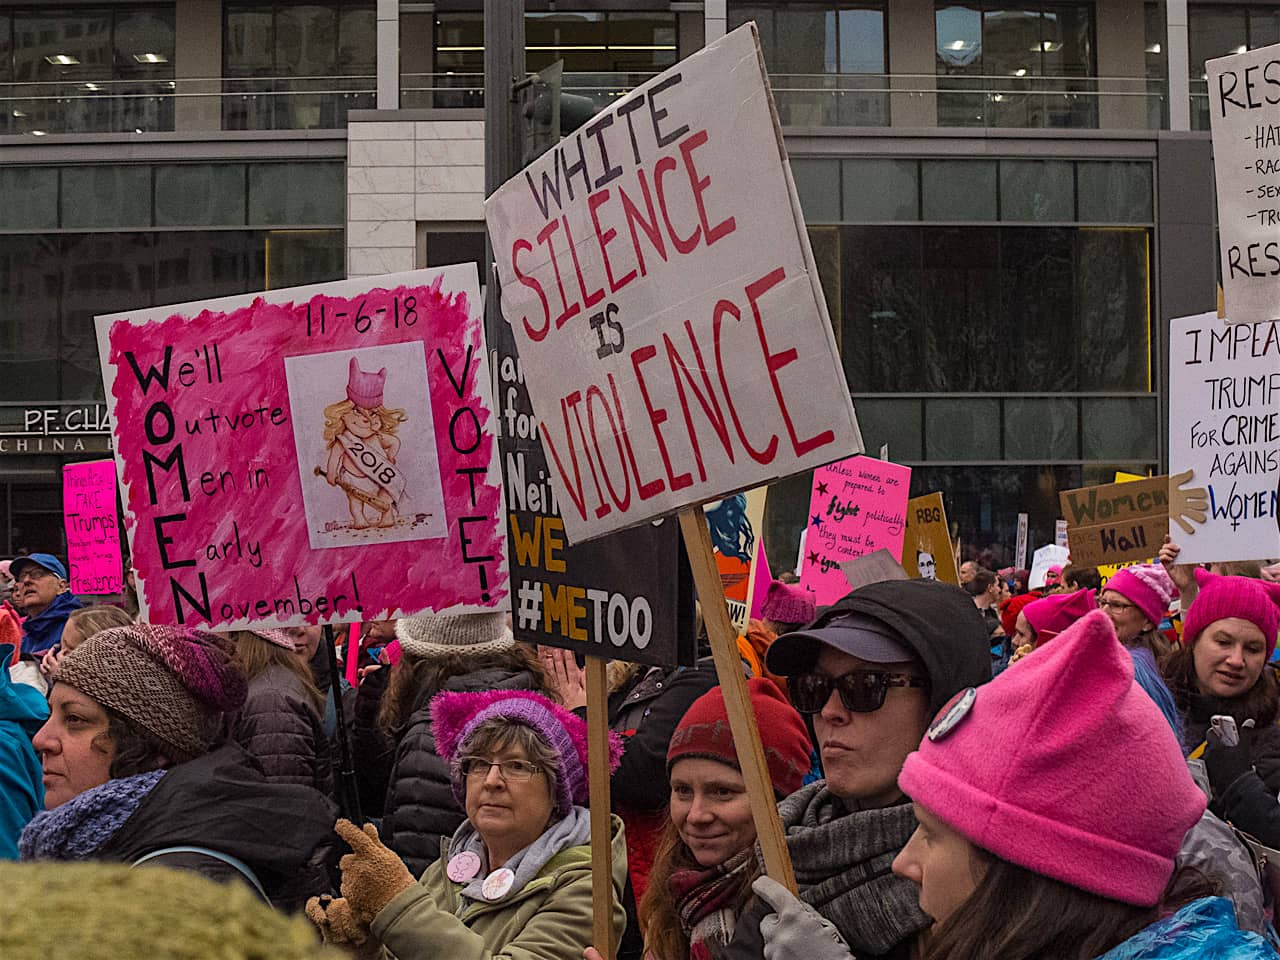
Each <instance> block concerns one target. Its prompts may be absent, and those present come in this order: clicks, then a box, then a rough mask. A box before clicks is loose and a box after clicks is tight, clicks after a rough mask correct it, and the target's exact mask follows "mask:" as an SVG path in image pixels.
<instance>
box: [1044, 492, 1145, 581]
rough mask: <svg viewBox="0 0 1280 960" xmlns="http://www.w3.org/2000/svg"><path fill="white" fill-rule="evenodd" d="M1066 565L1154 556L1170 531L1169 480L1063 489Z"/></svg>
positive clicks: (1082, 564) (1094, 565) (1061, 495)
mask: <svg viewBox="0 0 1280 960" xmlns="http://www.w3.org/2000/svg"><path fill="white" fill-rule="evenodd" d="M1058 499H1059V501H1060V502H1061V504H1062V512H1063V513H1064V514H1065V515H1066V521H1067V540H1068V543H1069V545H1070V548H1071V562H1072V563H1073V564H1075V565H1076V566H1083V567H1097V566H1104V565H1107V564H1116V563H1122V562H1123V561H1125V560H1144V559H1146V558H1148V557H1150V556H1152V554H1154V553H1157V552H1159V550H1160V544H1161V542H1162V541H1163V540H1164V535H1165V533H1166V532H1167V531H1168V529H1169V478H1168V477H1144V478H1143V479H1141V480H1135V481H1132V482H1129V483H1107V484H1103V485H1101V486H1097V487H1081V488H1079V489H1077V490H1064V491H1062V493H1060V494H1059V495H1058Z"/></svg>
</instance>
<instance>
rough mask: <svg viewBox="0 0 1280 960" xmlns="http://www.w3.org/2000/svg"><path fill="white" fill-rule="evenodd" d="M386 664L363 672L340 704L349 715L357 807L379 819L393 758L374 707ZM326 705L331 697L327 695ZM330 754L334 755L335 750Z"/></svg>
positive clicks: (388, 671)
mask: <svg viewBox="0 0 1280 960" xmlns="http://www.w3.org/2000/svg"><path fill="white" fill-rule="evenodd" d="M390 676H391V668H390V667H381V668H380V669H378V670H374V671H373V672H372V673H368V674H365V676H364V679H363V680H361V681H360V685H359V686H358V687H355V688H353V689H347V690H345V691H344V692H343V694H342V707H343V711H344V713H345V715H346V716H348V717H350V718H351V720H350V730H351V735H350V739H351V759H352V765H353V766H354V768H355V772H356V788H357V790H358V791H359V794H360V810H361V812H362V813H363V814H364V815H365V816H366V817H369V818H370V819H373V820H381V819H382V812H383V811H382V805H383V804H384V803H386V801H387V784H388V783H389V782H390V780H391V768H392V767H393V766H394V765H395V760H396V741H395V739H394V738H392V737H388V736H387V735H386V734H385V733H384V732H383V731H382V727H380V726H379V725H378V709H379V707H381V706H382V695H383V693H385V692H386V689H387V679H388V678H389V677H390ZM329 703H330V705H332V703H333V698H332V697H330V699H329ZM334 756H335V757H336V756H337V753H336V751H335V752H334Z"/></svg>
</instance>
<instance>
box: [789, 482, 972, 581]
mask: <svg viewBox="0 0 1280 960" xmlns="http://www.w3.org/2000/svg"><path fill="white" fill-rule="evenodd" d="M910 486H911V468H910V467H904V466H901V465H900V464H896V463H887V462H885V461H884V460H875V459H872V458H871V457H851V458H849V459H848V460H842V461H840V462H839V463H833V464H831V465H830V466H826V467H821V468H819V469H817V470H815V471H814V472H813V491H812V493H811V494H810V496H809V522H808V524H807V525H806V526H805V555H804V560H803V564H802V567H801V573H800V583H801V585H802V586H804V588H805V589H806V590H810V591H812V592H813V593H814V594H815V596H814V601H815V602H816V603H818V604H827V603H834V602H835V601H837V600H839V599H840V598H841V597H843V596H844V595H845V594H846V593H848V592H849V582H848V580H847V579H846V578H845V575H844V573H843V572H841V570H840V565H841V564H842V563H844V562H846V561H849V560H854V559H856V558H858V557H861V556H864V555H866V554H868V553H873V552H875V551H876V550H879V549H880V548H882V547H883V548H885V549H887V550H888V551H889V552H890V553H891V554H892V555H893V558H894V559H895V560H897V561H899V562H901V560H902V538H903V534H904V533H905V532H906V526H907V517H906V510H907V498H908V492H909V489H910ZM949 552H950V550H949V548H948V553H949Z"/></svg>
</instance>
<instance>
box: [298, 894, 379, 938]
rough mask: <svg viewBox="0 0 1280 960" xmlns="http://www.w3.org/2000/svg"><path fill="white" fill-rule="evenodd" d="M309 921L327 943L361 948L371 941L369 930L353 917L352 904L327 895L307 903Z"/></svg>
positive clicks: (314, 898) (313, 898)
mask: <svg viewBox="0 0 1280 960" xmlns="http://www.w3.org/2000/svg"><path fill="white" fill-rule="evenodd" d="M306 914H307V919H308V920H310V921H311V922H312V923H314V924H315V925H316V926H317V927H318V928H319V929H320V936H321V938H322V939H323V940H324V942H325V943H335V944H341V945H343V946H346V945H348V944H349V945H352V946H359V945H360V944H362V943H364V942H365V941H366V940H368V939H369V928H368V927H367V926H364V925H362V924H359V923H357V922H356V920H355V918H354V917H352V916H351V904H350V903H348V902H347V901H346V900H335V899H334V898H333V897H331V896H329V895H328V894H326V895H325V896H323V897H312V898H311V899H310V900H308V901H307V906H306Z"/></svg>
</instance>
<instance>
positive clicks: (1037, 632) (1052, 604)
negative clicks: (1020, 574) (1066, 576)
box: [1013, 590, 1098, 659]
mask: <svg viewBox="0 0 1280 960" xmlns="http://www.w3.org/2000/svg"><path fill="white" fill-rule="evenodd" d="M1096 609H1098V601H1097V600H1096V599H1094V596H1093V591H1092V590H1077V591H1076V592H1075V593H1052V594H1049V595H1048V596H1046V597H1041V598H1040V599H1039V600H1033V601H1032V602H1031V603H1028V604H1027V605H1026V606H1025V607H1023V608H1022V612H1021V613H1019V614H1018V619H1017V621H1016V622H1015V623H1016V625H1015V627H1014V634H1013V642H1014V648H1015V659H1020V658H1021V657H1023V656H1026V655H1027V654H1028V653H1030V652H1031V651H1030V650H1028V649H1025V648H1027V647H1028V646H1030V647H1031V648H1032V649H1034V648H1035V647H1038V646H1040V645H1041V644H1044V643H1048V642H1049V641H1050V640H1052V639H1053V638H1054V637H1056V636H1057V635H1058V634H1060V633H1061V632H1062V631H1063V630H1065V629H1067V627H1069V626H1071V624H1073V623H1075V622H1076V621H1077V620H1079V619H1080V618H1081V617H1083V616H1084V615H1085V614H1087V613H1088V612H1089V611H1090V610H1096Z"/></svg>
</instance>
